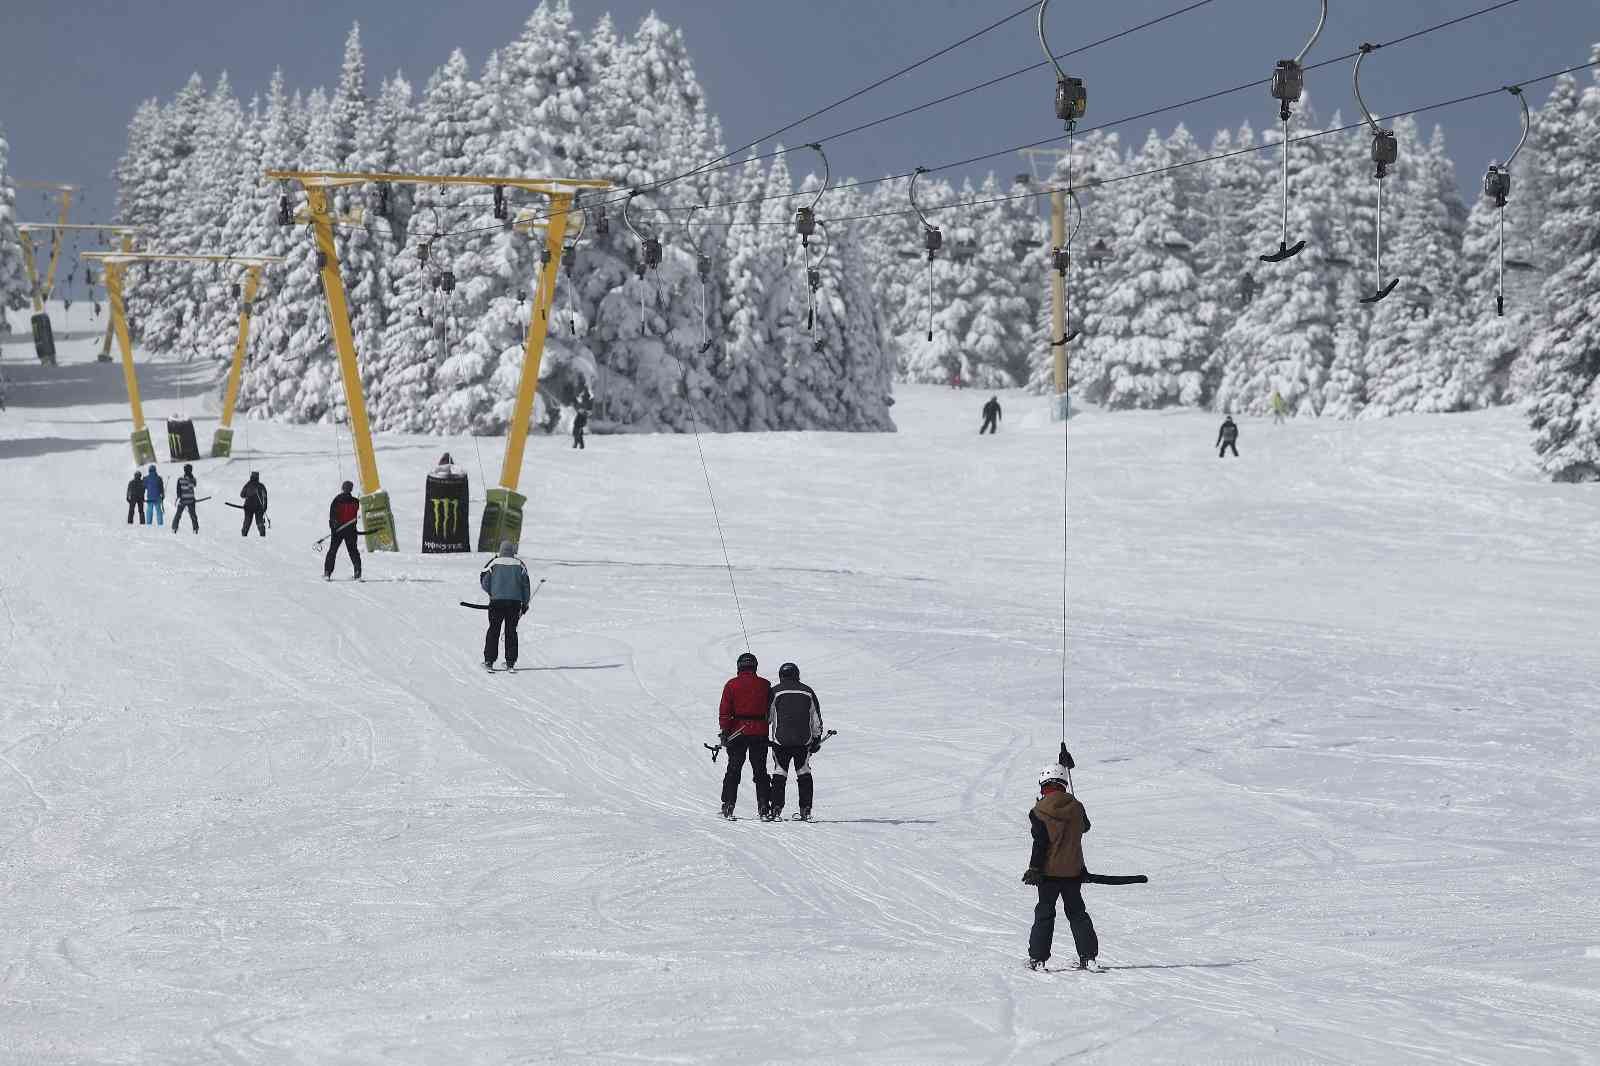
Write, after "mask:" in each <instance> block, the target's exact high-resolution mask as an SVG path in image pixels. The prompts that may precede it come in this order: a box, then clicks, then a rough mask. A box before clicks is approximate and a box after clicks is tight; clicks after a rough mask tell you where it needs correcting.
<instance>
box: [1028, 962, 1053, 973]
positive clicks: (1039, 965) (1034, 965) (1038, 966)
mask: <svg viewBox="0 0 1600 1066" xmlns="http://www.w3.org/2000/svg"><path fill="white" fill-rule="evenodd" d="M1028 969H1030V970H1036V971H1038V972H1040V973H1044V972H1045V971H1046V970H1047V969H1049V967H1047V966H1045V960H1044V959H1029V960H1028Z"/></svg>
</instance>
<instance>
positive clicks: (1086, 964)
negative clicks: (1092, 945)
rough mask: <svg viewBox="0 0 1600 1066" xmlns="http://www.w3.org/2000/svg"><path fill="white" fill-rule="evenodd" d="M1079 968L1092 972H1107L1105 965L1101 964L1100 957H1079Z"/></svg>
mask: <svg viewBox="0 0 1600 1066" xmlns="http://www.w3.org/2000/svg"><path fill="white" fill-rule="evenodd" d="M1077 968H1078V969H1080V970H1087V971H1089V972H1090V973H1105V972H1106V971H1105V967H1103V966H1101V965H1100V960H1099V959H1093V958H1089V959H1079V960H1078V967H1077Z"/></svg>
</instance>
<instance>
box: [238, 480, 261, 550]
mask: <svg viewBox="0 0 1600 1066" xmlns="http://www.w3.org/2000/svg"><path fill="white" fill-rule="evenodd" d="M239 498H240V499H241V500H243V501H244V526H243V527H242V528H240V530H239V536H241V537H248V536H249V535H250V523H251V522H254V523H255V526H256V529H257V531H259V532H260V534H261V535H262V536H263V537H264V536H266V535H267V522H266V515H267V487H266V486H265V485H263V484H262V483H261V475H260V474H258V473H257V472H256V471H254V470H252V471H250V480H249V481H246V482H245V483H244V488H242V489H240V490H239Z"/></svg>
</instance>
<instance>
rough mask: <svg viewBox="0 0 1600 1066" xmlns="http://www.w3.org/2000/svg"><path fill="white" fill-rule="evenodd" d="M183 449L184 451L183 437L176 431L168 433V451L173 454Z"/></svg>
mask: <svg viewBox="0 0 1600 1066" xmlns="http://www.w3.org/2000/svg"><path fill="white" fill-rule="evenodd" d="M181 451H183V438H182V437H180V436H178V435H177V434H176V433H168V434H167V452H168V453H169V454H171V455H177V454H178V453H179V452H181Z"/></svg>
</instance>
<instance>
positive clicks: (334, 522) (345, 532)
mask: <svg viewBox="0 0 1600 1066" xmlns="http://www.w3.org/2000/svg"><path fill="white" fill-rule="evenodd" d="M354 488H355V485H353V484H352V483H350V482H348V481H346V482H345V483H344V484H343V485H341V486H340V487H339V489H340V491H339V495H337V496H335V497H334V498H333V502H332V503H330V504H329V505H328V557H327V559H325V560H324V561H323V563H322V577H323V580H325V581H332V580H333V564H334V561H335V560H336V559H337V558H338V557H339V545H341V544H342V545H344V548H345V552H346V553H347V554H348V555H349V556H350V565H351V567H353V568H354V569H355V572H356V580H357V581H360V580H361V549H360V548H358V547H356V520H357V519H358V518H360V517H361V504H359V503H357V502H356V498H355V497H354V496H353V495H351V490H352V489H354Z"/></svg>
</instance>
